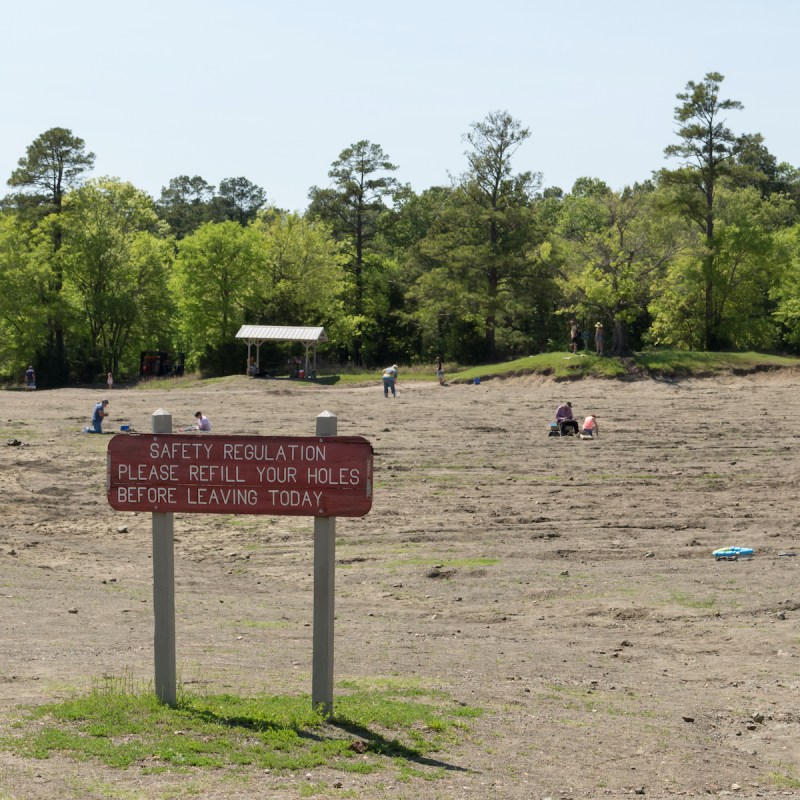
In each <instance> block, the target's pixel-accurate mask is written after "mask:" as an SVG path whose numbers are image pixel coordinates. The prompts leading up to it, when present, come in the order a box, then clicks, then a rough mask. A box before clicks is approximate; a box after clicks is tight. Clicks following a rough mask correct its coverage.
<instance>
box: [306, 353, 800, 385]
mask: <svg viewBox="0 0 800 800" xmlns="http://www.w3.org/2000/svg"><path fill="white" fill-rule="evenodd" d="M445 366H446V368H447V367H448V366H449V368H448V369H446V380H447V381H448V383H470V382H472V381H474V380H475V378H480V379H481V380H482V381H484V380H491V379H492V378H511V377H518V376H523V375H546V376H550V377H552V378H553V379H555V380H576V379H579V378H611V379H614V378H616V379H636V378H688V377H708V376H711V375H715V374H734V375H740V374H741V375H745V374H749V373H753V372H762V371H767V370H774V369H786V368H790V369H796V368H798V367H800V358H790V357H788V356H775V355H766V354H764V353H701V352H689V351H684V350H657V351H652V352H641V353H634V354H632V355H631V356H630V357H626V358H617V357H615V356H597V355H594V354H593V353H577V354H575V355H572V354H570V353H540V354H539V355H535V356H525V357H524V358H517V359H514V360H513V361H503V362H500V363H497V364H482V365H480V366H475V367H464V368H460V367H459V366H457V365H456V366H454V365H445ZM380 375H381V370H372V371H342V372H338V373H335V374H334V373H333V372H332V371H331V372H329V371H327V370H325V371H323V370H320V374H319V382H321V383H370V382H373V381H379V380H380ZM417 380H422V381H435V380H436V375H435V374H434V370H433V366H432V365H431V366H424V367H420V366H415V367H404V366H402V365H401V368H400V383H402V382H403V381H417Z"/></svg>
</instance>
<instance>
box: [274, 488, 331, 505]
mask: <svg viewBox="0 0 800 800" xmlns="http://www.w3.org/2000/svg"><path fill="white" fill-rule="evenodd" d="M267 491H268V492H269V499H270V502H271V503H272V504H273V505H276V506H277V505H281V506H285V507H287V508H303V507H304V506H307V507H308V508H316V507H317V506H318V505H319V504H320V503H321V502H322V492H314V491H311V492H309V491H300V490H299V489H267Z"/></svg>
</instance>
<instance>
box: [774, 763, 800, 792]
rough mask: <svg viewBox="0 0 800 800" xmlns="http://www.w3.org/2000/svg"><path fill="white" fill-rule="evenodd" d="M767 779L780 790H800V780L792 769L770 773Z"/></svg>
mask: <svg viewBox="0 0 800 800" xmlns="http://www.w3.org/2000/svg"><path fill="white" fill-rule="evenodd" d="M767 778H768V779H769V782H770V783H771V784H772V785H773V786H775V787H777V788H778V789H800V778H798V777H797V773H796V772H795V771H794V770H793V769H791V768H787V769H786V771H785V772H770V773H768V774H767Z"/></svg>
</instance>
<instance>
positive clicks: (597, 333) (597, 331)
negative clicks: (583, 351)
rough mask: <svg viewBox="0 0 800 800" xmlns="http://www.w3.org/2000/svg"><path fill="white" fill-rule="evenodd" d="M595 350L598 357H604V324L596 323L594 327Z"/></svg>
mask: <svg viewBox="0 0 800 800" xmlns="http://www.w3.org/2000/svg"><path fill="white" fill-rule="evenodd" d="M594 349H595V350H596V351H597V355H599V356H601V355H603V323H602V322H596V323H595V325H594Z"/></svg>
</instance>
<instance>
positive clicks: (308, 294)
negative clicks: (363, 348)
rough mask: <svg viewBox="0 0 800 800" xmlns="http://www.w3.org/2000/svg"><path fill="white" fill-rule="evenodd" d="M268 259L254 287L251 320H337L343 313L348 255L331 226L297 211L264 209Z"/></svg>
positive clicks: (259, 227)
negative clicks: (343, 264)
mask: <svg viewBox="0 0 800 800" xmlns="http://www.w3.org/2000/svg"><path fill="white" fill-rule="evenodd" d="M254 229H255V230H256V231H257V232H258V233H259V234H260V235H261V237H262V248H263V249H262V253H263V256H262V258H263V262H262V264H261V265H260V266H259V267H258V277H257V280H255V281H253V283H252V284H251V285H250V287H249V290H250V291H249V297H248V299H247V305H248V322H251V323H253V324H264V325H267V324H268V325H311V326H317V325H322V326H327V327H329V328H330V327H331V326H336V325H337V324H338V323H339V321H340V318H341V316H342V300H341V295H342V290H343V286H342V282H343V277H342V276H343V273H342V268H341V261H342V256H341V254H340V245H338V244H337V243H336V241H335V240H334V238H333V235H332V233H331V231H330V228H329V227H328V226H327V225H326V224H325V223H322V222H319V221H312V220H309V219H306V218H304V217H300V216H298V215H297V214H264V215H261V216H260V217H259V218H258V220H257V221H256V222H255V224H254Z"/></svg>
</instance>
